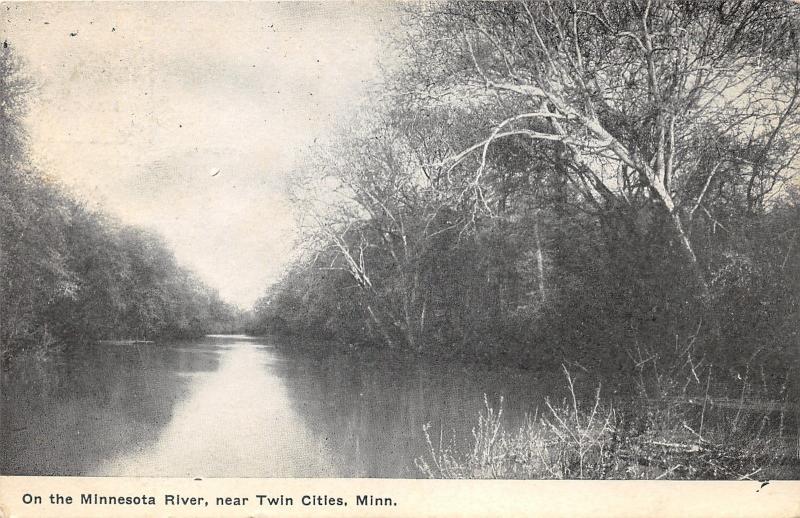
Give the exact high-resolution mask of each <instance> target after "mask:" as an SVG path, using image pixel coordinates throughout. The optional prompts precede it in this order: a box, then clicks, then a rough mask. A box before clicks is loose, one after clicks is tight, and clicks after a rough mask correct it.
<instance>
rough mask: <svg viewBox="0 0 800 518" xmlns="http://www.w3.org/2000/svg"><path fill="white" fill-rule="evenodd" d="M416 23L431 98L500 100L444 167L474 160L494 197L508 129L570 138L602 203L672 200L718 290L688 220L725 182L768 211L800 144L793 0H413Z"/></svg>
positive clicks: (572, 167) (673, 222) (419, 66)
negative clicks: (498, 152) (491, 182)
mask: <svg viewBox="0 0 800 518" xmlns="http://www.w3.org/2000/svg"><path fill="white" fill-rule="evenodd" d="M409 27H410V28H411V29H412V32H411V36H410V39H413V40H414V43H408V46H407V55H408V56H409V59H410V61H411V63H412V64H411V65H410V66H409V67H408V68H407V69H406V70H405V72H406V73H407V74H408V75H409V77H411V78H413V79H412V80H413V82H414V83H415V84H416V85H420V86H419V87H418V88H416V89H415V91H414V97H415V98H416V99H417V100H418V102H421V103H427V104H432V103H433V104H442V103H447V104H451V105H464V104H465V103H467V104H471V105H475V104H479V105H484V106H487V107H493V108H489V109H488V110H489V111H487V112H486V115H487V117H488V120H484V127H487V129H488V134H487V135H485V136H484V137H482V138H480V139H476V141H474V142H473V143H471V144H470V145H468V146H465V147H464V148H463V149H461V150H458V151H457V152H454V153H452V154H451V155H450V156H449V157H447V158H446V159H444V160H442V161H441V163H440V164H439V165H440V167H441V168H443V169H444V170H447V171H451V170H452V169H453V168H456V167H463V166H466V165H467V164H474V165H471V166H469V167H472V168H473V171H474V176H473V180H472V186H473V187H474V189H476V190H477V191H478V192H479V196H480V195H483V193H482V192H481V191H480V189H481V188H482V185H484V182H485V176H486V175H485V171H486V168H487V167H488V166H489V163H490V157H491V153H492V149H493V147H494V146H495V144H496V143H497V142H498V141H500V140H502V139H510V138H517V139H519V138H523V139H530V141H532V142H535V143H539V144H538V145H539V146H545V145H549V146H551V147H552V146H556V147H555V149H558V150H559V151H560V153H561V158H562V159H563V163H564V164H565V166H566V167H564V168H563V170H561V171H559V173H561V174H565V175H567V177H568V178H569V180H570V182H571V183H572V184H573V185H574V186H575V187H576V189H578V190H579V191H580V192H581V193H583V195H584V196H585V198H586V200H587V201H589V202H591V203H596V204H612V205H614V204H624V205H629V206H633V205H635V204H637V203H639V204H641V203H649V202H650V201H656V202H657V203H658V204H660V206H661V207H662V208H663V210H665V211H666V213H667V214H668V216H669V217H668V218H667V220H666V221H669V224H670V226H671V227H672V233H673V235H674V237H675V239H676V240H677V242H678V243H679V244H680V246H681V248H682V250H683V252H684V256H685V257H686V260H687V263H688V264H689V265H690V266H691V268H692V269H693V271H694V274H695V276H696V278H697V281H698V285H699V286H700V290H701V292H702V294H703V295H708V291H709V289H708V283H707V280H706V274H705V272H704V269H703V267H702V266H701V264H700V262H699V260H698V258H697V256H696V253H695V249H694V247H693V244H692V240H691V237H690V233H689V232H688V231H687V230H686V225H687V223H689V222H690V221H691V219H692V216H693V215H695V214H696V213H697V212H698V209H700V210H701V212H702V213H703V214H705V215H706V216H707V217H709V218H713V217H714V216H713V215H712V213H711V211H710V210H709V208H708V206H709V198H710V189H709V186H711V185H713V186H714V187H715V189H716V192H717V193H718V195H719V193H723V191H724V190H725V189H730V190H734V191H735V190H737V189H738V190H742V189H743V188H744V190H745V191H746V192H745V193H744V196H745V197H746V203H747V206H748V209H749V210H757V208H758V207H759V206H761V205H763V203H765V200H766V199H767V196H768V194H769V193H770V192H772V191H773V190H774V189H775V187H776V186H779V185H780V184H781V182H782V180H784V179H785V178H786V176H787V174H786V173H787V171H789V170H791V168H793V167H794V165H793V164H794V159H795V157H796V155H797V153H798V151H800V139H799V138H797V137H798V136H799V135H798V128H800V118H799V117H798V95H799V94H800V66H798V65H799V64H800V52H799V50H798V49H799V47H798V39H797V28H798V7H797V6H795V5H792V4H791V3H788V2H765V1H763V0H742V1H737V2H727V1H724V0H719V1H714V2H697V3H695V2H667V1H659V0H639V1H631V2H616V1H603V0H594V1H589V2H575V1H572V2H569V1H549V0H547V1H536V2H508V3H506V2H500V3H473V2H453V3H446V4H444V5H441V4H434V5H433V6H432V7H430V8H429V9H427V10H423V11H422V12H420V11H419V10H417V9H412V13H411V15H410V25H409ZM423 33H424V35H425V36H426V37H425V38H420V37H419V36H420V35H421V34H423ZM420 41H425V42H428V45H427V46H425V45H421V44H419V43H418V42H420ZM500 113H502V114H503V115H502V117H501V118H496V117H497V116H498V114H500Z"/></svg>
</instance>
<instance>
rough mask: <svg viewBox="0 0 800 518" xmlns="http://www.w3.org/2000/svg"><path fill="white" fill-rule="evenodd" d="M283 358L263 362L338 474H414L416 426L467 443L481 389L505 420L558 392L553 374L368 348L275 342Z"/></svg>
mask: <svg viewBox="0 0 800 518" xmlns="http://www.w3.org/2000/svg"><path fill="white" fill-rule="evenodd" d="M279 350H280V352H279V355H280V357H282V358H283V360H284V361H280V362H275V363H273V364H272V365H269V366H267V368H268V369H269V370H270V371H271V372H272V373H273V374H274V375H275V376H278V377H280V378H282V380H283V383H284V384H285V385H286V387H287V389H288V390H287V394H288V395H289V399H290V400H291V403H292V405H293V407H294V409H295V411H296V412H297V414H298V415H299V416H300V417H301V418H302V419H303V420H304V423H305V425H306V426H307V428H308V429H309V430H310V431H311V433H313V434H314V435H315V436H316V437H317V439H318V440H319V441H322V442H324V443H325V444H326V445H327V447H328V450H329V451H330V452H331V454H332V456H333V459H334V462H335V463H336V465H337V467H338V469H339V471H340V472H341V474H342V476H345V477H390V478H394V477H403V478H416V477H420V476H421V473H420V472H419V471H418V470H417V469H416V467H415V466H414V459H415V458H417V457H419V456H422V455H426V454H427V452H428V446H427V444H426V441H425V436H424V433H423V426H424V425H425V424H426V423H430V424H431V427H430V433H431V438H432V439H433V440H434V441H435V442H437V443H438V441H439V439H440V433H441V438H442V440H444V441H445V442H449V441H450V440H452V439H453V437H455V438H456V441H455V446H456V447H459V448H468V447H469V444H468V441H469V440H470V439H471V438H472V434H471V430H472V427H473V426H475V425H476V420H477V416H478V414H479V413H480V412H481V411H483V410H484V394H486V397H487V400H488V402H489V403H490V404H491V405H493V406H497V405H498V403H499V399H500V397H503V399H504V402H503V413H504V417H505V421H506V423H507V424H508V426H511V427H515V426H519V425H521V424H522V422H523V420H524V419H525V415H526V414H532V413H533V412H535V410H536V408H537V406H541V405H543V404H544V397H545V395H550V396H552V395H553V394H554V393H557V392H560V390H559V387H556V386H555V380H554V379H553V378H547V379H543V378H540V379H537V378H536V377H534V376H532V375H531V374H530V373H527V372H522V371H508V370H503V371H490V370H485V371H475V370H474V369H468V368H466V367H459V366H454V365H452V364H449V363H447V362H435V363H433V364H421V363H420V362H410V361H405V360H399V359H397V358H392V357H391V356H389V355H385V354H381V353H380V352H378V351H376V353H375V354H372V355H368V356H367V357H364V356H363V355H362V356H359V357H354V356H346V355H345V356H342V355H329V356H327V357H324V356H318V357H316V358H314V357H309V356H308V355H307V354H302V353H300V352H298V353H292V352H291V350H289V351H287V350H285V349H282V348H279Z"/></svg>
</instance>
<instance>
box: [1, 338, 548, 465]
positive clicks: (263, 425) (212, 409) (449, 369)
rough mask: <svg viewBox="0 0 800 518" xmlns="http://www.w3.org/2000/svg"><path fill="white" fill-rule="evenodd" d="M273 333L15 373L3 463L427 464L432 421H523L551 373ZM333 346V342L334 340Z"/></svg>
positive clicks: (456, 429) (448, 427)
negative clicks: (494, 416)
mask: <svg viewBox="0 0 800 518" xmlns="http://www.w3.org/2000/svg"><path fill="white" fill-rule="evenodd" d="M274 340H276V339H271V338H252V337H246V336H233V335H230V336H207V337H205V338H202V339H199V340H193V341H184V342H174V343H166V344H135V345H109V344H97V345H92V346H87V347H83V348H80V349H77V350H74V351H71V352H70V353H64V354H62V355H60V356H58V357H55V358H52V359H49V360H47V361H32V360H31V361H27V362H26V361H20V362H17V363H16V364H15V365H14V366H13V368H12V369H11V370H10V371H9V372H5V373H3V379H2V399H0V403H1V404H2V407H0V450H1V451H0V473H2V474H6V475H85V476H172V477H187V476H188V477H234V476H236V477H389V478H392V477H419V476H420V475H421V474H420V473H419V471H418V470H417V469H416V467H415V465H414V459H415V458H417V457H420V456H424V455H427V453H428V446H427V443H426V440H425V435H424V433H423V426H424V425H425V424H426V423H430V425H431V428H430V430H431V435H432V436H433V437H432V439H433V440H434V442H436V443H438V442H439V439H440V437H444V438H445V440H450V439H451V438H453V437H455V442H454V447H455V448H467V447H468V440H469V439H470V437H471V429H472V427H473V426H474V425H475V424H476V423H477V416H478V414H479V412H480V411H481V410H482V409H483V407H484V394H485V395H486V397H487V399H488V400H489V402H491V403H493V404H496V402H497V401H498V400H499V398H500V397H501V396H503V397H504V398H505V403H504V405H503V406H504V419H505V420H506V422H507V423H508V424H509V425H510V426H517V425H519V424H520V423H521V422H522V420H523V419H524V416H525V414H526V413H528V412H532V411H533V410H534V409H535V408H536V407H537V406H541V404H542V402H543V399H542V398H543V394H544V393H545V390H544V389H545V387H548V386H550V387H551V388H552V383H550V382H545V381H537V380H536V379H534V378H533V377H532V376H531V375H530V374H528V373H525V372H522V371H521V372H518V373H517V372H509V371H508V370H503V371H497V372H493V371H491V370H486V371H482V372H475V371H474V370H471V369H465V368H460V367H457V366H454V365H453V364H451V363H445V362H442V363H440V364H437V363H433V364H431V363H430V362H426V363H424V364H421V362H415V363H411V362H408V361H399V360H392V359H390V358H389V357H388V356H386V357H382V356H380V354H378V353H376V354H375V355H371V356H370V359H369V360H365V359H364V358H363V357H361V358H356V357H354V356H353V355H341V354H329V355H315V356H316V357H309V355H308V354H307V353H306V354H300V353H299V352H293V349H292V348H291V347H286V346H285V345H286V344H282V343H276V342H275V341H274ZM321 346H324V344H322V345H321Z"/></svg>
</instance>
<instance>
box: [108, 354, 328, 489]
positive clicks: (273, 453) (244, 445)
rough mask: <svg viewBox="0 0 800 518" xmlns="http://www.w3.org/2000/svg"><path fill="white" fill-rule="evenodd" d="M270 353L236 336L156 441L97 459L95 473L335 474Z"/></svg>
mask: <svg viewBox="0 0 800 518" xmlns="http://www.w3.org/2000/svg"><path fill="white" fill-rule="evenodd" d="M275 362H276V358H275V357H274V356H273V355H272V354H270V353H269V352H268V351H266V350H265V349H264V348H263V347H260V346H259V345H258V344H254V343H248V342H246V341H237V342H235V343H233V344H231V345H230V347H229V349H228V350H226V351H225V353H224V354H223V357H222V361H221V364H220V367H219V369H218V370H217V371H216V372H214V373H213V374H210V375H207V376H204V377H203V378H197V379H195V380H194V381H193V385H192V390H191V395H190V396H189V397H188V398H187V399H186V400H184V401H182V402H181V404H180V405H179V406H178V407H177V408H176V409H175V413H174V415H173V417H172V419H171V421H170V423H169V425H168V426H167V427H166V428H165V429H164V430H163V431H162V432H161V434H160V437H159V439H158V441H156V442H155V443H154V444H152V445H151V446H149V447H146V448H137V449H135V450H134V451H132V452H129V453H126V454H124V455H121V456H118V457H117V458H114V459H111V460H110V461H109V462H106V463H103V464H102V465H100V466H99V467H98V468H97V469H96V470H95V473H96V474H97V475H101V476H103V475H119V476H124V475H132V474H135V475H136V476H173V477H181V476H203V477H301V476H320V477H323V476H324V477H335V476H338V475H339V473H338V471H337V470H336V468H335V467H334V466H333V464H331V462H330V459H329V455H328V453H327V448H326V445H325V443H324V442H319V441H317V440H316V439H315V438H313V437H312V436H310V435H309V434H308V432H307V430H306V428H305V427H304V426H303V423H302V419H300V418H299V416H297V415H296V413H295V412H294V411H293V410H292V408H291V406H290V405H289V404H288V396H287V391H286V388H285V387H284V385H283V383H282V380H281V379H280V378H278V377H275V376H269V375H267V372H266V371H265V367H267V366H269V365H273V364H274V363H275Z"/></svg>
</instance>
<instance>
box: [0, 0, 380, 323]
mask: <svg viewBox="0 0 800 518" xmlns="http://www.w3.org/2000/svg"><path fill="white" fill-rule="evenodd" d="M1 9H2V10H3V11H4V12H3V13H2V16H3V20H2V22H0V39H2V40H4V41H7V42H8V44H9V45H10V46H12V48H14V50H15V52H16V54H17V55H18V56H20V57H22V59H23V60H24V62H25V65H26V67H25V68H26V71H27V74H28V75H29V76H30V77H31V79H32V80H33V81H34V83H35V87H34V91H33V93H32V95H31V99H30V109H29V113H28V115H27V119H26V125H27V130H28V134H29V138H30V151H31V156H32V159H33V160H34V162H35V163H36V164H37V165H38V166H39V167H40V168H41V169H42V170H43V171H45V172H46V173H47V174H48V175H50V176H51V177H53V178H55V179H57V180H58V181H60V182H62V183H63V184H65V185H66V186H68V187H69V188H70V189H71V190H72V191H73V192H74V193H75V194H76V195H78V196H79V197H80V198H82V199H84V200H86V201H87V202H88V203H89V204H90V205H91V206H95V207H98V208H102V210H105V211H106V212H108V213H110V214H113V215H115V216H117V217H118V218H119V219H120V220H121V221H123V222H125V223H129V224H135V225H140V226H144V227H148V228H151V229H154V230H156V231H157V232H159V233H160V234H161V235H162V236H163V237H164V238H165V240H166V241H167V243H168V244H169V245H170V247H171V248H172V249H173V251H174V252H175V255H176V257H177V259H178V261H179V262H180V263H181V264H183V265H184V266H187V267H189V268H190V269H192V270H194V271H195V272H197V273H198V274H199V275H200V277H201V278H202V279H203V280H204V281H205V282H206V283H208V284H209V285H210V286H212V287H214V288H216V289H218V290H219V292H220V295H221V296H222V297H223V298H224V299H225V300H227V301H229V302H232V303H235V304H237V305H239V306H241V307H243V308H246V307H249V306H250V305H252V303H253V302H254V301H255V300H256V299H257V298H258V297H259V296H261V295H262V294H263V293H264V291H265V288H266V287H267V286H268V285H269V284H270V283H272V282H274V281H275V280H277V279H278V278H279V277H280V274H281V272H282V270H283V268H284V267H285V265H286V263H287V260H288V259H289V257H290V256H291V252H292V247H293V237H294V230H295V222H294V218H293V215H292V212H291V207H290V204H289V202H288V200H287V196H286V178H287V175H288V174H289V173H290V172H291V171H292V168H293V167H295V166H296V165H297V164H298V163H300V161H301V160H302V159H303V155H304V154H305V153H308V152H309V149H310V146H312V145H313V144H314V142H315V141H316V140H317V139H320V138H321V139H324V138H325V137H326V136H327V135H328V134H329V133H330V132H331V130H332V129H333V127H334V125H335V123H336V121H337V120H339V119H341V118H342V117H347V116H348V113H349V112H351V111H353V110H356V109H357V107H358V104H359V101H360V100H361V99H362V98H363V96H364V94H365V92H366V91H367V89H368V88H369V87H370V85H372V84H374V83H375V82H376V81H378V80H379V67H378V60H379V56H380V54H381V48H382V47H381V43H380V42H381V35H382V34H384V33H385V32H386V31H387V30H388V26H389V25H390V23H391V19H392V16H391V14H390V13H388V11H387V10H388V8H387V7H385V4H378V3H363V2H361V3H357V4H354V3H343V2H342V3H339V2H336V3H331V2H326V3H292V2H290V3H256V4H252V3H246V4H245V3H224V4H221V3H200V4H194V3H192V4H187V3H166V4H163V3H158V4H155V3H136V4H116V3H115V4H109V3H99V4H98V3H92V4H86V3H80V4H78V3H57V4H43V3H18V4H14V3H11V4H5V5H3V6H2V7H1ZM215 173H216V174H215Z"/></svg>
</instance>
